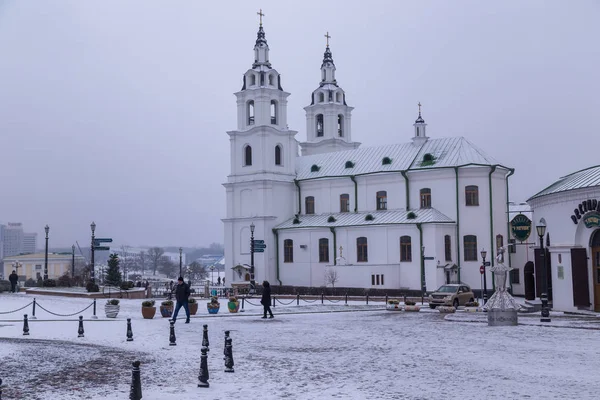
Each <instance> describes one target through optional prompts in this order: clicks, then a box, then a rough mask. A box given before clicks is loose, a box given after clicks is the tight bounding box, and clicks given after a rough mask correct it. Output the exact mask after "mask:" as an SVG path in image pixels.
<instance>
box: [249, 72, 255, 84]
mask: <svg viewBox="0 0 600 400" xmlns="http://www.w3.org/2000/svg"><path fill="white" fill-rule="evenodd" d="M254 85H256V75H254V74H252V75H250V86H254Z"/></svg>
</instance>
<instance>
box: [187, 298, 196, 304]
mask: <svg viewBox="0 0 600 400" xmlns="http://www.w3.org/2000/svg"><path fill="white" fill-rule="evenodd" d="M188 303H190V304H194V303H196V299H195V298H193V297H190V298H189V299H188Z"/></svg>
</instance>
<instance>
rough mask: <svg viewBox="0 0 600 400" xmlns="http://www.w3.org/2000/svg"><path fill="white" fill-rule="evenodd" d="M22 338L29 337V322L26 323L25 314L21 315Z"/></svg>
mask: <svg viewBox="0 0 600 400" xmlns="http://www.w3.org/2000/svg"><path fill="white" fill-rule="evenodd" d="M23 336H29V322H28V321H27V314H25V315H23Z"/></svg>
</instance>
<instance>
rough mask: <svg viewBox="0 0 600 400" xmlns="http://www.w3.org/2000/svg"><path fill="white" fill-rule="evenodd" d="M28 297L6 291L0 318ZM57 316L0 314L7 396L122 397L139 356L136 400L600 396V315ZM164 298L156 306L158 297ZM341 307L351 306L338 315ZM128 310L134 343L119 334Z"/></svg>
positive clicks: (68, 306)
mask: <svg viewBox="0 0 600 400" xmlns="http://www.w3.org/2000/svg"><path fill="white" fill-rule="evenodd" d="M31 300H32V298H31V296H28V295H25V294H0V313H2V312H6V311H10V310H13V309H16V308H19V307H22V306H24V305H26V304H27V303H29V302H30V301H31ZM37 301H38V305H39V306H42V307H44V308H46V309H48V310H50V311H53V312H58V313H61V314H68V313H75V312H77V311H79V310H81V309H83V308H85V307H87V306H88V305H89V304H90V300H89V299H80V298H61V297H52V296H37ZM103 302H104V301H102V300H99V301H98V312H97V314H98V316H99V319H98V320H89V317H90V316H91V309H88V310H86V311H85V312H83V313H82V315H83V316H84V317H85V322H84V328H85V337H84V338H78V337H77V328H78V321H77V315H76V316H73V317H69V318H57V317H55V316H52V315H49V314H48V313H46V312H44V311H43V310H42V309H41V308H40V307H38V308H37V310H36V315H37V317H38V319H37V320H35V321H30V322H29V328H30V335H29V336H23V335H22V332H23V322H22V318H23V314H24V313H27V314H31V307H28V308H26V309H24V310H23V311H19V312H17V313H12V314H0V379H3V381H4V382H3V385H4V388H3V390H4V392H3V397H2V398H3V399H39V400H46V399H61V400H70V399H91V400H97V399H98V400H99V399H115V400H116V399H128V398H129V385H130V382H131V362H132V361H134V360H140V361H142V365H141V376H142V390H143V399H144V400H155V399H156V400H158V399H161V400H171V399H197V398H206V399H215V400H218V399H222V400H225V399H240V398H244V399H247V398H261V399H282V398H289V399H317V398H319V399H449V398H460V399H463V398H465V399H480V398H485V399H523V398H529V399H575V398H577V399H596V398H598V393H600V380H598V379H597V378H598V371H600V347H598V345H597V344H598V342H599V341H600V318H597V317H581V316H565V315H562V314H555V315H553V320H552V323H551V324H549V325H551V326H552V328H549V327H547V326H540V325H543V324H541V323H539V314H538V315H520V316H519V322H520V325H519V326H517V327H488V326H487V324H486V323H485V315H482V314H481V315H480V314H478V313H460V312H457V313H456V314H451V315H450V316H448V317H447V318H444V317H445V316H444V315H442V314H439V313H438V312H437V311H433V310H429V309H428V308H424V309H422V311H421V312H419V313H406V312H391V311H386V310H384V309H383V304H382V303H375V304H371V305H368V306H367V305H365V304H364V303H351V304H349V305H348V306H345V305H343V304H342V303H337V304H332V303H329V304H327V303H326V304H325V305H321V304H320V302H315V303H313V304H311V305H306V303H304V304H305V305H302V304H303V303H301V305H300V306H296V305H295V303H293V304H291V305H289V306H286V307H283V306H280V305H278V306H277V307H276V308H275V309H274V312H275V319H272V320H269V319H267V320H263V319H261V318H260V309H259V308H258V307H253V306H248V305H247V306H246V311H245V312H244V313H238V314H230V313H228V312H227V310H226V300H225V299H224V300H221V310H220V311H219V314H217V315H215V316H213V315H211V316H209V315H208V314H207V312H206V306H205V302H206V301H200V308H199V310H198V314H197V315H196V316H195V317H192V322H191V323H190V324H183V320H178V322H177V324H176V329H175V330H176V336H177V346H169V323H168V320H167V319H166V318H162V317H160V313H159V312H158V311H157V316H156V317H155V318H154V319H153V320H144V319H143V318H142V316H141V312H140V307H141V301H140V300H122V301H121V311H120V313H119V316H118V317H117V319H116V320H109V319H106V318H105V317H104V305H103ZM158 303H159V302H157V305H158ZM341 311H345V312H341ZM126 318H131V319H132V327H133V333H134V341H133V342H127V341H126ZM202 324H208V329H209V338H210V352H209V357H208V367H209V373H210V379H209V382H210V388H208V389H203V388H198V387H197V383H198V372H199V365H200V348H201V343H202ZM225 330H230V331H231V337H232V339H233V356H234V361H235V367H234V368H235V373H233V374H227V373H225V372H224V361H223V345H224V341H223V332H224V331H225Z"/></svg>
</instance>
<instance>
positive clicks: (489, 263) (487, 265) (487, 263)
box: [483, 261, 492, 267]
mask: <svg viewBox="0 0 600 400" xmlns="http://www.w3.org/2000/svg"><path fill="white" fill-rule="evenodd" d="M483 265H485V266H486V267H489V266H490V265H492V263H491V262H489V261H486V262H484V263H483Z"/></svg>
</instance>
